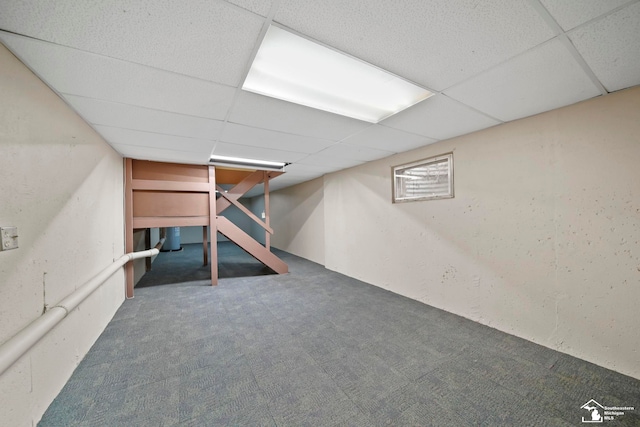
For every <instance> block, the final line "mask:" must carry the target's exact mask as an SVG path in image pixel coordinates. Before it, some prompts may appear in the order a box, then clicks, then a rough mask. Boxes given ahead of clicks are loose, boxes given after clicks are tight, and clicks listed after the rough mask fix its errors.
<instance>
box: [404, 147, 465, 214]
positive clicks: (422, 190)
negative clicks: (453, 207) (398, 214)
mask: <svg viewBox="0 0 640 427" xmlns="http://www.w3.org/2000/svg"><path fill="white" fill-rule="evenodd" d="M393 181H394V183H393V203H400V202H412V201H417V200H433V199H450V198H452V197H453V153H448V154H443V155H441V156H437V157H431V158H428V159H424V160H420V161H417V162H413V163H409V164H404V165H400V166H394V168H393Z"/></svg>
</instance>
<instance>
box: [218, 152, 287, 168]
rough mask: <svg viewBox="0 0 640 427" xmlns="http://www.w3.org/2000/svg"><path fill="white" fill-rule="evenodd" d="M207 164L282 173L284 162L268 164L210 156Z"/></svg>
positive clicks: (239, 158) (263, 161) (238, 158)
mask: <svg viewBox="0 0 640 427" xmlns="http://www.w3.org/2000/svg"><path fill="white" fill-rule="evenodd" d="M209 163H211V164H212V165H215V166H227V167H234V168H245V169H260V170H273V171H282V172H284V167H285V166H286V165H287V164H288V163H285V162H270V161H266V160H254V159H244V158H241V157H227V156H215V155H212V156H211V157H210V158H209Z"/></svg>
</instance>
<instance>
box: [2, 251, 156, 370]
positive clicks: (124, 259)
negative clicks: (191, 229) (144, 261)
mask: <svg viewBox="0 0 640 427" xmlns="http://www.w3.org/2000/svg"><path fill="white" fill-rule="evenodd" d="M158 253H159V251H158V249H155V248H153V249H149V250H146V251H140V252H131V253H128V254H125V255H123V256H121V257H120V258H118V259H117V260H115V261H114V262H113V264H111V265H110V266H108V267H107V268H105V269H104V270H102V271H101V272H100V273H98V274H97V275H95V276H94V277H93V278H92V279H90V280H89V281H88V282H86V283H85V284H84V285H82V286H81V287H79V288H78V289H76V290H75V291H74V292H72V293H71V294H69V295H68V296H67V297H66V298H64V299H63V300H62V301H60V302H59V303H58V304H56V305H55V306H53V307H51V308H49V309H48V310H47V311H46V312H45V313H44V314H43V315H42V316H40V317H39V318H37V319H36V320H34V321H33V322H31V323H30V324H29V325H27V326H26V327H25V328H24V329H22V330H21V331H20V332H18V333H17V334H16V335H14V336H13V337H12V338H10V339H9V340H8V341H6V342H5V343H4V344H2V346H0V375H2V374H3V373H4V372H5V371H6V370H7V369H9V368H10V367H11V366H12V365H13V364H14V363H15V362H16V361H17V360H18V359H20V358H21V357H22V356H23V355H24V354H25V353H26V352H27V351H29V349H31V347H33V346H34V345H35V344H36V343H37V342H38V341H40V340H41V339H42V338H43V337H44V336H45V335H46V334H47V333H48V332H49V331H50V330H51V329H53V328H54V327H55V326H56V325H57V324H58V323H60V322H61V321H62V319H64V318H65V317H67V315H69V313H70V312H71V311H73V309H75V308H76V307H77V306H79V305H80V304H81V303H82V301H84V300H85V299H86V298H87V297H88V296H89V295H91V294H92V293H93V292H94V291H95V290H96V289H98V288H99V287H100V286H101V285H102V284H103V283H104V282H105V281H106V280H107V279H108V278H109V277H111V276H112V275H113V274H114V273H115V272H116V271H118V270H119V269H120V268H122V266H123V265H125V264H126V263H128V262H129V261H132V260H134V259H138V258H146V257H150V256H154V255H157V254H158Z"/></svg>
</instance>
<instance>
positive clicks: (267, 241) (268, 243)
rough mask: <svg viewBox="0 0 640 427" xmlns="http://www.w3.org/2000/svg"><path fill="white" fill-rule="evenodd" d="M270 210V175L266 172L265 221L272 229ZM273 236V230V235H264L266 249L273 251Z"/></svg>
mask: <svg viewBox="0 0 640 427" xmlns="http://www.w3.org/2000/svg"><path fill="white" fill-rule="evenodd" d="M269 215H270V210H269V173H268V172H267V171H264V216H265V218H264V221H265V224H266V225H267V227H269V228H271V227H270V220H269ZM272 234H273V230H271V233H264V247H265V248H267V249H269V250H271V235H272Z"/></svg>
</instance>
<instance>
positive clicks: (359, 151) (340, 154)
mask: <svg viewBox="0 0 640 427" xmlns="http://www.w3.org/2000/svg"><path fill="white" fill-rule="evenodd" d="M319 154H321V155H322V156H329V157H336V158H342V159H349V160H358V161H362V162H370V161H373V160H377V159H382V158H384V157H389V156H391V155H392V154H394V152H392V151H384V150H378V149H376V148H369V147H364V146H362V145H351V144H347V143H344V142H341V143H339V144H335V145H332V146H331V147H329V148H327V149H326V150H322V151H321V152H320V153H319Z"/></svg>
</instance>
